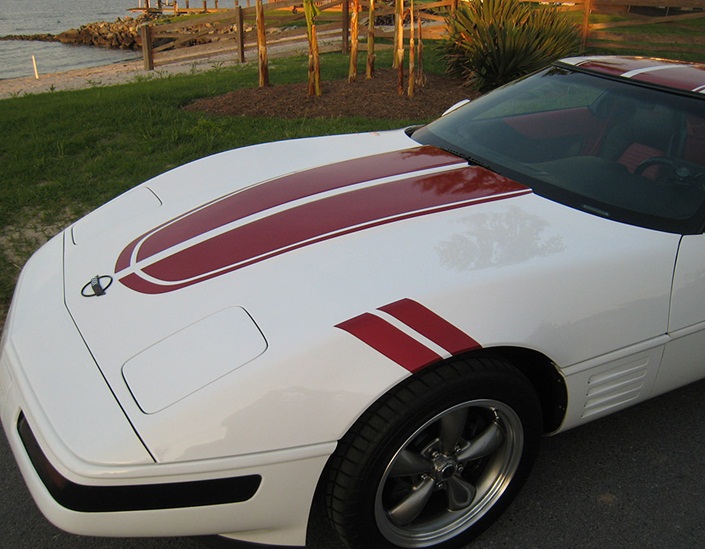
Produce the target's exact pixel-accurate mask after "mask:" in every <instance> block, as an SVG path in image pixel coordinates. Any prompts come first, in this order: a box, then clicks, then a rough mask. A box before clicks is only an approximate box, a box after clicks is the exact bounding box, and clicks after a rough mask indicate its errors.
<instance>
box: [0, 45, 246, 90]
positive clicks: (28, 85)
mask: <svg viewBox="0 0 705 549" xmlns="http://www.w3.org/2000/svg"><path fill="white" fill-rule="evenodd" d="M215 63H217V64H218V66H223V67H225V66H229V65H235V64H237V60H236V59H235V55H234V54H223V55H214V56H212V57H208V58H204V59H199V60H196V61H182V62H177V63H170V64H167V65H163V66H160V67H157V68H156V69H155V70H153V71H147V70H144V68H143V62H142V59H141V58H139V59H136V60H134V61H128V62H125V63H115V64H112V65H102V66H98V67H90V68H85V69H76V70H72V71H65V72H57V73H49V74H41V73H40V74H39V78H35V77H34V76H26V77H23V78H8V79H5V80H0V99H6V98H9V97H20V96H22V95H28V94H37V93H47V92H52V91H61V90H78V89H83V88H91V87H97V86H113V85H116V84H125V83H128V82H135V81H139V80H144V79H149V78H163V77H165V76H169V75H174V74H186V73H188V74H192V73H196V72H205V71H208V70H212V69H213V67H214V64H215Z"/></svg>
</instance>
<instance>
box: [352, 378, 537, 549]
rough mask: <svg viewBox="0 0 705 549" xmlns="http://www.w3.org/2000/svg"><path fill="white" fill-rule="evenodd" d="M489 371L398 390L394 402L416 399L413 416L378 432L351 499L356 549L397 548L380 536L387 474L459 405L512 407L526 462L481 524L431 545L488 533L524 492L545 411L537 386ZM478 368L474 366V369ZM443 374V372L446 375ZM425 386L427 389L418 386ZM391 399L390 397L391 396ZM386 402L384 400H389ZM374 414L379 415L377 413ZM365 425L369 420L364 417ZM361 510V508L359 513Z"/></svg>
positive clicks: (455, 543)
mask: <svg viewBox="0 0 705 549" xmlns="http://www.w3.org/2000/svg"><path fill="white" fill-rule="evenodd" d="M509 368H510V369H509V370H507V369H506V368H505V367H503V368H500V369H486V370H483V371H473V372H472V373H469V375H462V374H461V375H459V376H457V379H453V378H452V376H451V377H450V378H448V377H446V378H445V379H444V380H443V381H442V382H438V381H437V380H436V379H434V378H437V377H441V378H442V377H443V376H439V375H438V374H439V372H432V371H430V372H422V373H421V374H420V375H419V376H418V377H416V378H415V377H414V376H412V378H409V379H408V380H407V381H406V382H405V383H404V384H402V385H401V386H399V387H397V388H396V389H395V390H394V391H392V394H391V396H390V397H389V398H404V397H405V398H407V399H408V398H410V397H411V399H412V400H413V404H412V405H411V406H409V410H408V413H406V414H400V415H399V416H397V417H395V418H393V419H392V420H391V421H389V422H388V423H387V425H386V426H385V427H384V428H383V429H381V430H379V431H378V433H377V435H378V436H377V437H376V438H377V441H376V443H375V446H374V449H373V450H372V451H371V452H370V453H369V454H368V455H367V456H365V458H364V459H361V460H360V462H359V464H358V466H359V469H358V475H357V476H356V478H355V480H354V488H353V493H355V494H357V497H356V498H355V499H356V500H357V501H351V502H350V503H351V505H350V507H351V509H350V512H351V513H353V514H357V517H356V522H357V526H358V528H359V529H358V530H357V532H356V534H357V535H356V538H358V540H359V541H360V544H359V545H355V546H356V547H375V548H379V549H383V548H385V549H386V548H395V547H398V546H397V545H395V544H393V543H391V542H389V541H388V540H387V539H386V538H385V537H384V536H383V535H382V534H381V532H380V530H379V528H378V525H377V523H376V520H375V500H376V497H377V491H378V488H379V486H380V483H381V481H382V478H383V476H384V473H385V470H386V468H387V466H388V465H389V463H390V462H391V461H392V459H393V458H394V456H395V455H396V453H397V452H398V451H399V450H400V448H401V447H402V446H403V445H404V444H405V443H406V442H407V440H408V439H409V437H410V436H411V435H412V434H413V433H414V432H415V431H416V430H417V429H418V428H419V427H421V426H422V425H424V424H425V423H427V422H428V421H430V420H431V419H433V418H434V417H436V416H437V415H439V414H441V413H442V412H444V411H445V410H448V409H449V408H452V407H454V406H456V405H459V404H463V403H466V402H470V401H475V400H494V401H498V402H501V403H503V404H504V405H506V406H508V407H509V408H511V409H512V410H513V411H514V412H515V413H516V414H517V416H518V417H519V420H520V422H521V426H522V430H523V448H522V456H521V459H520V462H519V464H518V466H517V469H516V471H515V472H514V474H513V476H512V479H511V481H510V482H509V484H508V485H507V487H506V489H505V490H504V491H503V493H502V495H501V496H500V497H499V499H498V500H497V501H496V502H495V503H494V504H493V505H492V506H491V507H490V508H489V509H487V510H486V511H485V512H484V514H483V515H482V516H481V517H480V518H479V519H478V520H477V521H475V522H473V523H471V524H470V525H469V526H468V527H467V528H466V529H465V530H464V531H462V532H460V533H458V535H456V536H455V537H454V538H452V539H449V540H447V541H442V542H440V543H438V544H432V545H428V547H433V548H436V549H440V548H443V549H450V548H452V547H461V546H463V545H465V544H467V543H468V542H469V541H471V540H472V539H473V538H475V537H477V536H478V535H479V534H480V533H482V532H483V531H484V530H485V529H486V528H487V527H488V526H489V525H490V524H492V522H494V521H495V520H496V519H497V517H498V516H499V515H500V514H501V513H502V512H503V511H504V509H505V508H506V507H507V506H508V505H509V503H510V502H511V501H512V500H513V499H514V497H515V495H516V494H517V492H518V491H519V489H520V488H521V486H522V484H523V483H524V481H525V479H526V477H527V476H528V474H529V472H530V470H531V467H532V465H533V462H534V460H535V457H536V454H537V451H538V447H539V439H540V435H541V408H540V404H539V402H538V398H537V397H536V394H535V392H534V390H533V387H532V386H531V384H530V383H529V382H528V380H526V378H525V377H524V376H523V375H522V374H520V373H519V372H518V371H517V370H515V369H514V368H511V367H509ZM471 369H472V368H471ZM441 373H442V372H441ZM421 384H425V385H424V386H425V389H427V390H424V391H419V389H418V387H419V386H420V385H421ZM388 396H389V393H388ZM385 401H386V398H383V399H381V402H385ZM371 413H374V411H371ZM362 420H363V421H364V419H362ZM353 507H356V510H353Z"/></svg>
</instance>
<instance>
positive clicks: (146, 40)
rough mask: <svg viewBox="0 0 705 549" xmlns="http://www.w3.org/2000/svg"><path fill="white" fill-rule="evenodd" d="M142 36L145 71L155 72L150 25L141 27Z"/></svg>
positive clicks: (145, 24) (146, 24)
mask: <svg viewBox="0 0 705 549" xmlns="http://www.w3.org/2000/svg"><path fill="white" fill-rule="evenodd" d="M140 36H141V37H142V58H143V59H144V70H146V71H153V70H154V52H153V51H152V28H151V27H150V25H149V23H144V24H143V25H141V26H140Z"/></svg>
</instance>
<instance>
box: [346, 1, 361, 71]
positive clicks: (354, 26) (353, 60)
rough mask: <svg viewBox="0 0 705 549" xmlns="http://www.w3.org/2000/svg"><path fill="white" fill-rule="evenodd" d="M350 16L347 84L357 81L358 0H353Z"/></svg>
mask: <svg viewBox="0 0 705 549" xmlns="http://www.w3.org/2000/svg"><path fill="white" fill-rule="evenodd" d="M352 8H353V10H352V14H350V66H349V68H348V82H355V80H357V50H358V45H359V40H358V31H359V28H358V14H359V13H360V0H353V5H352Z"/></svg>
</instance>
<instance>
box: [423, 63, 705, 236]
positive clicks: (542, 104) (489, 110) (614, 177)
mask: <svg viewBox="0 0 705 549" xmlns="http://www.w3.org/2000/svg"><path fill="white" fill-rule="evenodd" d="M412 137H413V138H414V139H415V140H416V141H418V142H419V143H422V144H427V145H435V146H437V147H440V148H442V149H445V150H449V151H451V152H453V153H455V154H458V155H459V156H463V157H465V158H468V159H469V160H470V161H471V162H476V163H478V164H481V165H483V166H487V167H489V168H490V169H493V170H495V171H497V172H498V173H501V174H502V175H505V176H507V177H510V178H512V179H515V180H516V181H519V182H520V183H523V184H525V185H528V186H530V187H532V188H533V190H534V192H535V193H536V194H539V195H541V196H544V197H546V198H549V199H551V200H555V201H558V202H561V203H563V204H566V205H569V206H571V207H575V208H579V209H581V210H583V211H586V212H589V213H592V214H595V215H600V216H602V217H606V218H609V219H613V220H616V221H622V222H625V223H630V224H634V225H639V226H643V227H648V228H653V229H659V230H664V231H669V232H677V233H694V232H699V231H701V229H702V225H703V217H704V215H703V214H704V213H705V211H704V210H705V96H704V97H703V98H699V97H695V96H690V95H687V94H682V95H681V94H677V93H670V92H668V91H664V90H660V89H655V88H650V87H645V86H641V85H638V84H631V83H629V82H626V81H618V80H614V79H610V78H606V77H600V76H596V75H593V74H586V73H582V72H577V71H573V70H570V69H567V68H560V67H552V68H550V69H547V70H545V71H543V72H541V73H538V74H535V75H532V76H530V77H527V78H524V79H522V80H519V81H517V82H515V83H513V84H509V85H508V86H504V87H502V88H499V89H497V90H495V91H493V92H491V93H489V94H487V95H485V96H482V97H480V98H478V99H476V100H474V101H472V102H471V103H469V104H467V105H466V106H464V107H462V108H460V109H458V110H456V111H453V112H451V113H449V114H448V115H446V116H443V117H441V118H439V119H438V120H436V121H435V122H432V123H431V124H429V125H427V126H424V127H423V128H420V129H419V130H417V131H415V132H414V133H413V135H412Z"/></svg>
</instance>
